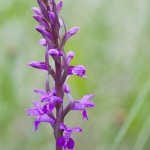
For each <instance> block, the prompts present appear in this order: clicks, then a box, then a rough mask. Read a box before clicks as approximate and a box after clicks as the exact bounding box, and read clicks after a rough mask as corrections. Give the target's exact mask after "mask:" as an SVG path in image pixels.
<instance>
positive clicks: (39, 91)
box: [34, 90, 47, 95]
mask: <svg viewBox="0 0 150 150" xmlns="http://www.w3.org/2000/svg"><path fill="white" fill-rule="evenodd" d="M34 92H35V93H38V94H42V95H47V93H46V92H45V91H43V90H34Z"/></svg>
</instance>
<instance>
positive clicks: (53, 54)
mask: <svg viewBox="0 0 150 150" xmlns="http://www.w3.org/2000/svg"><path fill="white" fill-rule="evenodd" d="M48 53H49V54H50V55H52V56H62V53H61V52H59V51H58V50H57V49H50V50H49V51H48Z"/></svg>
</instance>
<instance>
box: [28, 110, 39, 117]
mask: <svg viewBox="0 0 150 150" xmlns="http://www.w3.org/2000/svg"><path fill="white" fill-rule="evenodd" d="M26 112H27V113H28V115H31V116H39V115H41V113H40V112H39V111H38V110H37V109H36V108H30V109H26Z"/></svg>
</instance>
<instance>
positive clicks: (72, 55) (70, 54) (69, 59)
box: [66, 51, 75, 65]
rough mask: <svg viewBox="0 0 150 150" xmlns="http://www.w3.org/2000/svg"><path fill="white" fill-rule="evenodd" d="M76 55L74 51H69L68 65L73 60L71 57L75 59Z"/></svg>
mask: <svg viewBox="0 0 150 150" xmlns="http://www.w3.org/2000/svg"><path fill="white" fill-rule="evenodd" d="M74 55H75V54H74V51H69V52H68V54H67V57H66V59H67V64H68V65H69V64H70V61H71V59H73V57H74Z"/></svg>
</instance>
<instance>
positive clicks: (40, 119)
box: [38, 115, 55, 124]
mask: <svg viewBox="0 0 150 150" xmlns="http://www.w3.org/2000/svg"><path fill="white" fill-rule="evenodd" d="M38 121H40V122H47V123H50V124H54V123H55V122H54V120H53V119H52V118H50V117H49V116H47V115H42V116H40V118H39V119H38Z"/></svg>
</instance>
